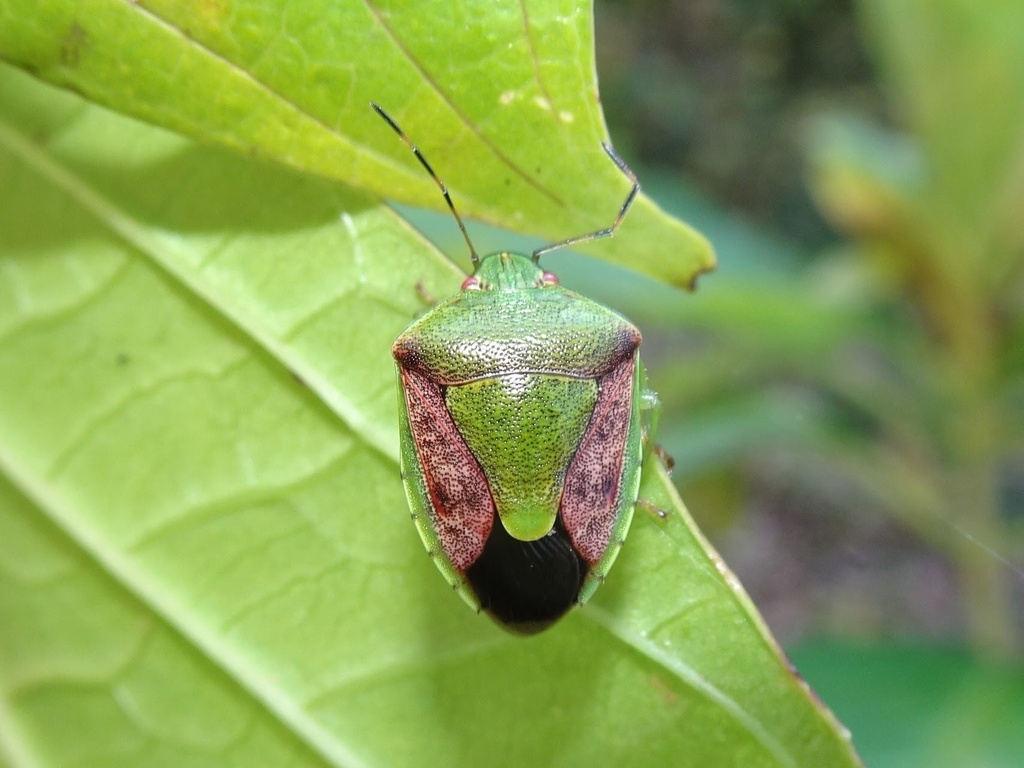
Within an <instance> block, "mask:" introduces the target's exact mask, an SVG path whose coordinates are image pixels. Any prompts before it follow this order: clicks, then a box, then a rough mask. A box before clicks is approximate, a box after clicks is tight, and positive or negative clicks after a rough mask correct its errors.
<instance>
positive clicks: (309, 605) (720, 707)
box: [0, 69, 858, 768]
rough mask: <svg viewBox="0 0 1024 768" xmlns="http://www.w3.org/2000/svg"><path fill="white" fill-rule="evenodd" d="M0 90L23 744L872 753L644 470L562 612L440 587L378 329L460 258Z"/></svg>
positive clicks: (340, 761) (8, 442)
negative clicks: (806, 679)
mask: <svg viewBox="0 0 1024 768" xmlns="http://www.w3.org/2000/svg"><path fill="white" fill-rule="evenodd" d="M0 91H2V92H3V93H4V94H5V96H4V99H3V101H2V103H0V177H2V178H3V179H4V184H3V187H2V191H0V233H2V236H0V473H2V475H3V477H4V478H5V480H4V482H3V483H2V484H0V754H3V755H5V756H6V757H7V758H8V759H9V761H10V762H11V763H12V764H14V765H22V764H32V765H56V764H68V763H74V764H77V765H97V766H119V765H123V766H128V765H147V766H163V765H166V766H175V768H179V767H180V766H192V765H196V766H224V765H239V766H252V765H261V764H263V765H275V766H277V765H336V766H357V765H358V766H364V765H365V766H368V765H374V766H376V765H395V766H409V765H431V766H434V765H446V766H459V765H467V766H468V765H481V764H488V765H503V764H504V765H516V766H519V765H550V764H557V765H564V766H573V765H580V766H583V765H586V766H592V765H595V764H611V765H615V764H623V765H625V764H629V765H644V764H646V765H677V766H687V765H693V766H706V765H722V766H725V765H736V766H787V767H790V768H795V767H796V766H804V765H820V766H855V765H857V764H858V761H857V758H856V756H855V755H854V753H853V750H852V748H851V746H850V743H849V741H848V738H847V736H846V735H845V733H844V732H843V730H842V728H841V727H840V726H839V725H838V724H837V723H836V722H835V721H834V719H833V718H832V717H831V715H830V714H829V713H828V712H827V711H826V710H825V709H824V708H822V707H821V706H820V705H819V704H818V703H817V702H816V701H815V700H814V699H813V697H812V696H811V695H810V694H809V692H808V690H807V689H806V687H805V686H804V685H803V683H802V682H801V681H800V680H799V679H798V678H797V677H796V676H794V675H793V674H792V672H791V670H790V668H789V667H788V665H787V663H786V662H785V660H784V658H782V656H781V654H780V652H779V650H778V648H777V647H776V646H775V644H774V642H773V640H772V639H771V637H770V636H769V634H768V633H767V630H766V629H765V627H764V625H763V623H762V622H761V620H760V618H759V617H758V616H757V613H756V611H755V609H754V608H753V606H752V605H751V604H750V601H749V599H748V598H747V597H746V595H745V594H744V593H743V591H742V589H741V588H740V587H739V585H738V584H737V583H736V581H735V578H734V577H733V576H732V575H731V574H730V573H729V572H728V570H727V569H726V568H725V566H724V565H723V564H722V563H721V562H720V561H719V560H718V558H717V556H716V555H715V554H714V553H713V551H711V550H710V548H709V547H708V546H707V544H706V543H705V542H704V541H703V539H702V538H701V536H700V535H699V533H698V532H697V531H696V529H695V528H694V527H693V524H692V522H691V521H690V519H689V517H688V515H687V513H686V511H685V509H684V508H683V507H682V504H681V502H680V501H679V499H678V497H676V496H675V492H674V490H673V489H672V487H671V484H670V483H669V482H668V480H667V479H666V478H665V476H664V474H663V473H661V472H660V471H652V472H648V473H646V475H645V482H644V488H643V493H644V496H645V498H648V499H650V500H651V501H652V502H653V503H654V504H656V505H658V506H659V507H661V508H663V509H667V510H671V512H672V515H671V517H670V519H669V520H668V521H667V522H656V521H655V520H654V518H653V516H649V515H644V514H640V515H638V519H637V521H636V522H635V523H634V531H633V533H632V534H631V536H630V540H629V542H628V546H627V547H626V548H625V549H624V552H623V554H622V556H621V557H620V559H619V563H618V564H617V565H616V568H615V569H614V570H613V571H612V573H611V575H610V577H609V580H608V583H607V584H606V585H605V586H604V587H602V589H601V590H600V591H599V593H598V596H597V597H596V598H595V600H594V601H592V603H591V604H590V605H588V606H587V607H586V608H585V609H583V610H580V611H576V612H574V613H572V614H571V615H570V616H569V617H567V618H566V619H565V620H564V621H563V622H561V623H560V624H559V625H558V626H556V627H555V628H553V629H552V630H550V631H548V632H546V633H544V634H543V635H541V636H539V637H537V638H533V639H529V640H524V639H521V638H516V637H511V636H509V635H507V634H505V633H503V632H502V631H501V630H499V629H497V628H496V627H495V626H493V625H492V624H491V623H490V622H488V621H486V620H485V619H483V618H481V617H478V616H475V615H474V614H473V613H472V612H470V611H468V610H466V608H465V606H464V605H463V604H462V603H461V601H460V600H458V599H457V598H456V597H455V596H454V595H452V594H451V593H450V590H449V589H448V588H447V587H446V586H445V585H444V582H443V580H442V579H441V578H440V576H439V575H438V574H437V573H436V571H435V569H434V567H433V565H432V564H431V563H430V560H429V558H428V557H427V556H426V554H425V553H424V552H423V549H422V547H421V545H420V542H419V540H418V537H417V535H416V533H415V530H414V528H413V526H412V524H411V523H410V522H409V520H408V512H407V508H406V504H405V499H404V494H403V491H402V487H401V483H400V481H399V478H398V467H397V461H396V457H397V446H396V438H395V432H396V428H395V424H396V420H397V416H396V413H395V408H396V402H395V388H394V371H393V365H392V362H391V360H390V355H389V349H390V344H391V341H392V340H393V338H394V337H395V335H396V334H397V333H398V332H399V331H400V330H401V328H402V327H403V326H404V325H405V324H407V323H408V321H409V320H410V319H411V318H412V317H414V316H415V315H416V314H417V313H419V312H421V311H422V310H423V309H424V308H425V307H424V304H423V300H422V299H421V298H420V295H419V293H418V291H417V284H418V283H420V284H422V286H423V288H424V289H425V291H426V292H427V293H431V294H433V295H444V294H445V293H447V292H450V291H452V290H454V289H455V288H456V287H457V285H458V280H459V274H458V272H457V270H455V269H454V268H453V267H452V266H451V265H450V263H449V262H448V261H447V260H446V259H444V258H443V257H442V256H440V255H439V254H438V253H436V252H435V251H433V250H432V249H431V248H430V247H429V246H428V245H426V244H425V243H424V242H423V241H422V239H421V238H420V237H419V236H418V235H417V234H416V233H415V232H413V231H412V230H411V229H409V228H408V227H407V226H406V225H405V224H404V222H402V221H401V220H400V219H399V218H398V217H396V216H395V214H394V213H393V212H391V211H390V210H389V209H388V208H385V207H382V206H379V205H377V204H376V203H375V202H374V201H372V200H370V199H368V198H366V197H364V196H363V195H362V194H360V193H356V192H353V191H351V190H349V189H346V188H343V187H340V186H338V185H336V184H333V183H330V182H328V181H319V180H316V179H313V178H310V177H308V176H300V175H298V174H295V173H293V172H290V171H287V170H283V169H281V168H280V167H278V166H274V165H269V164H264V163H260V162H254V161H247V160H244V159H242V158H240V157H238V156H237V155H233V154H230V153H227V152H224V151H222V150H220V149H217V148H213V147H203V146H200V145H197V144H194V143H192V142H191V141H188V140H185V139H183V138H181V137H180V136H177V135H173V134H169V133H167V132H165V131H163V130H159V129H155V128H152V127H149V126H146V125H143V124H140V123H136V122H134V121H131V120H127V119H125V118H122V117H119V116H116V115H113V114H111V113H109V112H106V111H105V110H103V109H100V108H97V107H94V106H88V105H86V104H84V103H83V102H82V101H80V100H79V99H77V98H73V97H71V96H69V95H68V94H66V93H61V92H58V91H55V90H53V89H50V88H47V87H42V86H40V85H39V84H38V83H35V82H33V81H32V80H31V79H30V78H28V77H26V76H24V75H23V74H21V73H18V72H16V71H14V70H11V69H3V70H0Z"/></svg>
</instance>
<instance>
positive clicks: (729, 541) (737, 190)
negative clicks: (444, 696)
mask: <svg viewBox="0 0 1024 768" xmlns="http://www.w3.org/2000/svg"><path fill="white" fill-rule="evenodd" d="M596 13H597V19H596V38H597V67H598V73H599V76H600V82H601V97H602V102H603V105H604V110H605V114H606V117H607V120H608V123H609V129H610V132H611V135H612V137H613V139H614V141H615V146H616V148H617V149H618V150H619V151H620V152H621V153H622V154H623V156H624V157H626V158H627V160H628V161H629V162H630V163H631V164H632V165H633V167H634V168H635V169H636V170H637V172H638V174H639V176H640V178H641V180H642V182H643V183H644V188H645V190H646V191H648V192H649V193H650V194H652V196H653V197H654V198H655V199H656V200H657V201H658V202H659V203H660V204H661V205H662V206H663V207H664V208H666V209H667V210H668V211H669V212H670V213H673V214H675V215H677V216H679V217H681V218H683V219H684V220H686V221H688V222H689V223H691V224H693V225H694V226H696V227H697V228H698V229H700V230H701V231H702V232H703V233H704V234H706V235H707V236H708V237H709V238H710V239H711V241H712V243H713V244H714V246H715V249H716V251H717V254H718V258H719V268H718V270H717V271H716V272H715V273H712V274H711V275H707V276H704V277H702V278H701V280H700V282H699V286H698V290H697V292H696V294H695V295H679V294H677V293H676V292H674V291H672V290H671V289H668V288H666V287H664V286H660V285H657V284H655V283H653V282H650V281H647V280H645V279H643V278H640V277H636V276H635V275H632V274H628V273H625V272H622V271H621V270H617V269H616V268H614V267H610V266H608V265H605V264H603V263H598V262H596V261H592V260H587V259H582V258H577V257H575V256H573V255H572V254H558V255H557V256H552V257H550V258H549V268H552V269H556V270H557V271H558V273H559V275H560V277H561V278H562V279H563V282H564V283H565V284H567V285H570V286H571V287H573V288H576V289H577V290H580V291H582V292H585V293H587V294H588V295H591V296H593V297H595V298H597V299H599V300H601V301H604V302H606V303H608V304H610V305H611V306H614V307H617V308H619V309H620V310H622V311H623V312H625V313H626V314H627V315H628V316H629V317H630V318H631V319H632V320H634V321H635V322H637V323H638V324H639V325H640V326H641V328H643V330H644V334H645V342H644V343H645V353H644V355H645V360H646V362H647V365H648V367H649V368H650V369H651V374H652V381H653V384H654V387H655V388H656V389H657V390H658V392H659V394H660V396H661V398H662V401H663V403H664V415H663V420H662V426H661V431H660V434H659V437H658V442H659V443H661V445H662V446H663V447H664V448H665V449H666V450H667V451H668V452H669V453H670V454H671V455H672V456H673V457H674V458H675V460H676V468H675V475H674V477H675V480H676V482H677V484H678V486H679V488H680V490H681V492H682V496H683V498H684V499H685V500H686V502H687V505H688V506H689V508H690V510H691V512H692V513H693V515H694V516H695V518H696V519H697V521H698V523H699V524H700V525H701V527H702V528H703V529H704V531H705V533H706V534H707V535H708V536H709V537H710V538H711V540H712V541H713V543H714V544H715V546H716V547H717V548H718V549H719V550H720V551H721V553H722V554H723V556H724V557H725V559H726V562H728V563H729V565H730V566H731V568H732V569H733V570H734V571H735V572H736V574H737V575H738V576H739V578H740V580H741V581H742V583H743V584H744V586H745V587H746V589H747V590H748V591H749V592H750V594H751V595H752V597H753V598H754V601H755V602H756V604H757V605H758V607H759V609H760V610H761V612H762V613H763V615H764V617H765V619H766V620H767V622H768V624H769V626H770V627H771V629H772V631H773V632H774V633H775V635H776V637H778V639H779V640H780V641H781V642H782V643H783V644H784V646H785V647H786V649H787V652H788V653H789V655H790V657H791V659H792V660H793V661H794V663H795V664H796V666H797V668H798V669H799V670H800V672H801V673H802V674H803V675H804V676H805V677H806V678H807V679H808V681H809V682H810V683H811V685H812V686H813V687H814V689H815V690H816V691H817V692H818V693H819V694H820V695H821V696H822V698H824V699H825V700H826V701H827V702H828V703H829V706H830V707H831V708H832V709H833V710H834V711H835V712H836V714H837V715H838V716H839V718H840V720H842V722H843V723H844V724H845V725H846V726H847V727H849V728H850V730H851V731H852V732H853V737H854V743H855V744H856V745H857V748H858V750H859V752H860V753H861V755H862V757H863V758H864V761H865V763H866V764H867V765H868V766H872V767H874V768H888V767H889V766H892V767H893V768H895V767H897V766H899V767H900V768H907V767H909V766H929V767H930V768H934V767H936V766H963V767H965V768H985V767H989V766H992V767H995V766H1019V765H1021V764H1022V762H1021V761H1022V760H1024V727H1022V725H1021V724H1022V723H1024V664H1022V656H1024V3H1021V2H1019V0H1003V1H1002V2H1000V1H997V0H993V1H992V2H967V1H966V0H862V2H846V1H845V0H760V1H759V2H754V1H753V0H676V1H675V2H657V3H655V2H644V1H643V0H633V1H623V2H601V3H598V4H597V8H596ZM410 214H411V216H412V217H413V218H414V219H415V218H417V217H418V216H419V215H418V214H417V213H416V212H410ZM427 218H430V217H427ZM419 220H420V221H421V222H422V221H423V217H422V216H420V217H419ZM428 228H429V229H430V230H431V232H432V234H433V233H435V232H436V233H439V234H440V233H442V232H443V235H441V238H440V239H441V240H442V241H443V242H444V247H446V248H448V249H449V252H451V253H459V252H461V251H460V245H461V244H460V242H459V241H458V234H457V232H451V231H450V230H451V229H452V228H451V224H450V222H445V220H444V218H443V217H438V218H437V219H436V220H434V221H433V222H432V225H431V224H428ZM474 238H475V240H476V241H477V245H478V247H480V248H481V249H482V250H489V249H497V248H508V247H510V246H513V247H521V248H528V247H531V246H532V245H533V244H532V242H525V241H524V242H522V243H515V242H513V243H510V242H509V239H508V236H507V235H498V234H496V233H488V232H486V231H485V232H483V233H478V227H477V226H476V225H474ZM556 258H557V259H558V261H557V262H556V261H555V259H556Z"/></svg>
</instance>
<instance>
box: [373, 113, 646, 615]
mask: <svg viewBox="0 0 1024 768" xmlns="http://www.w3.org/2000/svg"><path fill="white" fill-rule="evenodd" d="M371 106H372V107H373V108H374V110H376V112H377V113H378V114H379V115H380V116H381V117H382V118H384V120H385V121H386V122H387V123H388V125H390V126H391V128H392V129H394V131H395V132H396V133H397V134H398V136H399V137H400V138H401V139H402V141H403V142H405V143H406V144H407V145H408V146H409V148H410V149H411V150H412V151H413V153H414V154H415V155H416V158H417V159H418V160H419V162H420V163H421V164H422V165H423V167H424V168H425V169H426V170H427V172H428V173H429V174H430V176H431V178H433V179H434V181H435V182H436V183H437V185H438V187H440V189H441V192H442V194H443V195H444V198H445V200H446V202H447V204H448V207H449V209H450V210H451V212H452V214H453V215H454V216H455V220H456V222H457V223H458V225H459V229H460V230H461V231H462V235H463V237H464V238H465V240H466V243H467V245H468V246H469V249H470V255H471V257H472V260H473V266H474V270H473V274H472V275H471V276H469V277H467V278H466V279H465V281H464V282H463V283H462V289H461V290H460V291H459V293H457V294H456V295H455V296H452V297H451V298H449V299H447V300H446V301H442V302H441V303H440V304H438V305H437V306H435V307H434V308H433V309H432V310H431V311H429V312H427V314H425V315H424V316H423V317H421V318H420V319H419V320H417V321H415V322H414V323H413V324H412V325H410V326H409V327H408V328H406V330H405V331H404V332H403V333H402V334H401V335H400V336H399V337H398V339H397V340H396V341H395V343H394V346H393V348H392V354H393V355H394V358H395V362H396V363H397V366H398V380H399V390H400V393H399V410H400V439H401V463H402V478H403V482H404V483H405V491H406V495H407V496H408V499H409V506H410V509H411V512H412V518H413V521H414V522H415V524H416V528H417V530H418V531H419V534H420V537H421V538H422V539H423V543H424V545H425V546H426V548H427V551H428V552H429V553H430V555H431V557H432V558H433V560H434V562H435V563H436V565H437V567H438V568H439V569H440V571H441V573H442V574H443V575H444V577H445V579H447V581H448V583H449V584H451V585H452V587H454V588H455V590H456V591H458V593H459V594H460V595H461V596H462V598H463V599H464V600H465V601H466V602H467V603H468V604H469V605H470V606H471V607H473V608H474V609H476V610H477V611H481V610H482V611H484V612H486V613H487V614H488V615H490V616H491V617H492V618H493V619H494V620H495V621H496V622H497V623H498V624H500V625H501V626H503V627H505V628H507V629H509V630H511V631H513V632H517V633H521V634H532V633H534V632H539V631H540V630H542V629H545V628H546V627H548V626H550V625H551V624H553V623H554V622H555V621H557V620H558V619H559V618H560V617H561V616H562V615H564V614H565V613H566V612H567V611H568V610H569V609H570V608H571V607H572V606H573V605H579V604H582V603H584V602H585V601H586V600H587V599H589V598H590V596H591V595H592V594H593V593H594V591H595V590H596V589H597V587H598V586H599V585H600V584H601V582H602V581H603V580H604V578H605V576H606V574H607V573H608V571H609V569H610V568H611V566H612V563H613V562H614V561H615V558H616V556H617V555H618V553H619V549H620V548H621V547H622V544H623V542H624V541H625V538H626V533H627V532H628V530H629V525H630V522H631V520H632V517H633V509H634V506H635V504H636V502H637V494H638V492H639V487H640V470H641V464H642V461H643V454H644V442H645V439H646V435H645V431H646V430H645V426H644V424H642V423H641V420H642V418H644V416H645V414H646V411H647V410H648V409H649V408H650V407H653V404H654V403H655V402H656V400H655V398H654V395H653V393H651V392H649V391H648V390H647V389H646V386H645V375H644V370H643V365H642V364H641V362H640V357H639V353H638V350H639V347H640V332H639V331H638V330H637V329H636V328H635V327H634V326H633V325H632V324H630V323H629V322H628V321H627V320H625V319H624V318H623V317H621V316H620V315H618V314H616V313H615V312H613V311H612V310H610V309H608V308H606V307H604V306H602V305H600V304H598V303H596V302H594V301H591V300H589V299H587V298H584V297H583V296H580V295H578V294H576V293H573V292H572V291H569V290H566V289H565V288H563V287H561V286H560V285H559V284H558V278H556V277H555V276H554V275H553V274H551V273H550V272H546V271H544V270H543V269H541V267H540V265H539V260H540V256H541V255H542V254H545V253H548V252H550V251H553V250H555V249H557V248H562V247H565V246H568V245H574V244H576V243H582V242H586V241H588V240H594V239H597V238H600V237H608V236H610V235H612V234H613V233H614V232H615V230H616V229H618V226H619V224H620V223H621V221H622V219H623V217H624V216H625V215H626V212H627V211H628V210H629V207H630V205H631V204H632V202H633V200H634V198H635V197H636V195H637V193H638V192H639V190H640V184H639V182H638V181H637V179H636V176H635V175H634V174H633V172H632V171H631V170H630V169H629V168H628V167H627V166H626V164H625V163H624V162H623V161H622V160H621V159H620V158H619V156H618V155H616V154H615V152H614V151H613V150H612V149H611V147H609V146H608V145H606V144H602V146H603V147H604V150H605V152H606V153H607V154H608V156H609V157H610V158H611V159H612V161H614V162H615V164H616V165H617V166H618V167H619V169H620V170H621V171H622V172H623V174H625V175H626V177H627V178H628V179H629V180H630V181H631V182H632V188H631V189H630V192H629V195H628V196H627V197H626V200H625V202H624V203H623V204H622V207H621V208H620V210H619V213H618V215H617V216H616V218H615V221H614V222H613V223H612V225H611V226H610V227H607V228H606V229H602V230H598V231H596V232H590V233H587V234H584V235H579V236H577V237H573V238H570V239H568V240H564V241H562V242H558V243H555V244H553V245H548V246H545V247H544V248H540V249H538V250H536V251H534V252H533V254H532V255H531V256H525V255H521V254H517V253H508V252H505V251H501V252H498V253H492V254H490V255H487V256H484V257H483V258H481V257H479V256H478V255H477V253H476V250H475V249H474V248H473V244H472V242H471V241H470V239H469V235H468V233H467V232H466V227H465V225H464V224H463V222H462V218H461V217H460V216H459V214H458V212H457V211H456V210H455V206H454V204H453V203H452V201H451V197H450V196H449V194H448V190H447V188H446V187H445V185H444V183H443V182H442V181H441V180H440V178H439V177H438V176H437V174H435V173H434V171H433V169H432V168H431V167H430V165H429V163H428V162H427V161H426V159H425V158H424V157H423V155H422V154H421V153H420V151H419V149H418V148H417V147H416V146H415V145H414V144H413V143H412V141H411V140H410V139H409V138H408V137H407V136H406V134H405V133H404V132H403V131H402V129H401V128H399V127H398V125H397V123H395V121H394V120H392V119H391V117H390V116H388V115H387V113H385V112H384V110H383V109H381V108H380V107H379V106H377V105H376V104H372V105H371Z"/></svg>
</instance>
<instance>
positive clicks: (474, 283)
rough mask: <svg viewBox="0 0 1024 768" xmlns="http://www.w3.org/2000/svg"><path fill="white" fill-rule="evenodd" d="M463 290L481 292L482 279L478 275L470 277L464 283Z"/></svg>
mask: <svg viewBox="0 0 1024 768" xmlns="http://www.w3.org/2000/svg"><path fill="white" fill-rule="evenodd" d="M462 290H464V291H479V290H480V278H479V277H477V276H476V275H470V276H469V277H467V278H466V279H465V280H463V281H462Z"/></svg>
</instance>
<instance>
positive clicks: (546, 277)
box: [462, 251, 558, 291]
mask: <svg viewBox="0 0 1024 768" xmlns="http://www.w3.org/2000/svg"><path fill="white" fill-rule="evenodd" d="M554 285H558V277H557V276H556V275H555V274H553V273H551V272H547V271H545V270H544V269H542V268H541V266H540V264H538V263H537V261H536V260H535V259H534V258H533V257H531V256H524V255H523V254H521V253H511V252H509V251H499V252H497V253H491V254H488V255H487V256H484V257H483V258H482V259H480V263H479V265H477V268H476V269H475V270H474V272H473V274H472V275H470V276H469V277H467V278H466V279H465V280H463V281H462V290H464V291H522V290H525V289H528V288H550V287H551V286H554Z"/></svg>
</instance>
